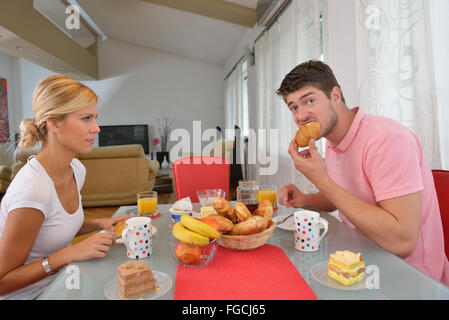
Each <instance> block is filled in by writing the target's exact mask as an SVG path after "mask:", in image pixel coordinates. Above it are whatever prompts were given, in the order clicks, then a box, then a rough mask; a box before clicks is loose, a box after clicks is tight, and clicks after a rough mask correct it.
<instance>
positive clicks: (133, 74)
mask: <svg viewBox="0 0 449 320" xmlns="http://www.w3.org/2000/svg"><path fill="white" fill-rule="evenodd" d="M98 52H99V69H100V78H101V79H102V80H101V81H86V82H85V84H87V85H88V86H89V87H90V88H92V89H93V90H94V91H95V92H96V93H97V95H98V96H99V97H100V102H99V104H98V108H99V114H100V115H99V120H98V122H99V123H100V124H102V125H109V124H148V125H149V126H150V139H152V137H153V136H152V132H156V133H157V128H158V126H157V121H156V119H157V118H160V117H162V116H168V117H170V118H173V119H174V128H184V129H187V130H188V131H189V132H190V133H192V129H193V128H192V124H193V121H194V120H199V121H201V127H202V130H203V131H204V130H205V129H207V128H215V127H216V126H223V125H224V89H223V87H224V86H223V66H221V65H215V64H209V63H205V62H201V61H196V60H192V59H188V58H184V57H181V56H177V55H174V54H170V53H165V52H161V51H156V50H152V49H147V48H143V47H138V46H135V45H131V44H128V43H124V42H121V41H116V40H112V39H108V40H105V41H103V42H100V44H99V51H98Z"/></svg>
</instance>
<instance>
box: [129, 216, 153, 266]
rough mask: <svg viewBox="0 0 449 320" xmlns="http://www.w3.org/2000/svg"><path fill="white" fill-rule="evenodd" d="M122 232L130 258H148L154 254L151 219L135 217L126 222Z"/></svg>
mask: <svg viewBox="0 0 449 320" xmlns="http://www.w3.org/2000/svg"><path fill="white" fill-rule="evenodd" d="M125 225H126V227H125V229H124V230H123V231H122V239H123V243H124V244H125V246H126V250H127V255H128V258H131V259H142V258H147V257H149V256H150V255H151V253H152V252H153V243H152V234H151V218H148V217H134V218H130V219H127V220H126V221H125Z"/></svg>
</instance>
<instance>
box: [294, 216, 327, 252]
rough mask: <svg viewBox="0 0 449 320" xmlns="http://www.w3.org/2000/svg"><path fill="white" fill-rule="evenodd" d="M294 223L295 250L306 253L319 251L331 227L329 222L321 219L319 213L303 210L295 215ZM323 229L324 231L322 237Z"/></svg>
mask: <svg viewBox="0 0 449 320" xmlns="http://www.w3.org/2000/svg"><path fill="white" fill-rule="evenodd" d="M294 222H295V248H296V249H298V250H299V251H304V252H313V251H317V250H318V249H319V248H320V241H321V239H323V238H324V236H325V235H326V233H327V229H328V227H329V223H328V222H327V220H326V219H324V218H321V217H320V214H319V213H318V212H315V211H309V210H301V211H296V212H295V213H294ZM321 229H324V230H323V233H322V234H321V235H320V230H321Z"/></svg>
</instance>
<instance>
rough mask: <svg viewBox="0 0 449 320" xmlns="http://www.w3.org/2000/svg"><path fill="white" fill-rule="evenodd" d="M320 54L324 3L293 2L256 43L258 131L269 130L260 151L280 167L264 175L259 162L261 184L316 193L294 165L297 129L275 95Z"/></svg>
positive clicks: (257, 171) (257, 173) (259, 144)
mask: <svg viewBox="0 0 449 320" xmlns="http://www.w3.org/2000/svg"><path fill="white" fill-rule="evenodd" d="M320 55H321V41H320V0H294V1H292V2H291V3H290V4H289V6H288V7H287V8H286V9H285V10H284V11H283V12H282V14H281V15H280V16H279V17H278V19H277V21H276V22H275V23H274V24H273V25H272V26H271V27H270V28H269V29H268V30H267V31H265V33H264V34H263V35H262V36H261V37H260V38H259V39H258V40H257V41H256V43H255V61H256V74H257V95H258V96H257V104H258V108H257V110H258V115H256V116H257V119H258V129H265V130H266V132H265V134H263V135H262V136H259V139H258V149H259V152H260V153H262V154H265V155H267V157H268V158H271V159H273V158H274V157H276V159H277V167H278V168H277V171H276V172H275V173H274V174H270V175H261V174H260V173H261V167H262V165H261V163H260V161H258V162H257V163H258V166H257V168H256V173H255V175H256V177H257V179H258V180H259V183H261V184H271V185H276V186H277V187H278V188H281V187H283V186H284V185H286V184H289V183H294V184H296V185H297V186H298V188H299V189H300V190H302V191H304V192H306V193H310V192H314V191H315V190H316V189H315V187H314V186H313V185H312V184H311V183H310V182H309V181H308V180H307V179H306V178H305V177H304V176H303V175H302V174H301V173H299V172H298V171H297V170H296V169H295V168H294V166H293V162H292V160H291V158H290V156H289V154H288V146H289V144H290V141H291V139H292V138H293V137H294V135H295V132H296V130H297V127H296V124H295V122H294V120H293V117H292V115H291V112H290V111H289V109H288V108H287V106H286V104H285V102H284V101H283V100H282V98H280V97H279V96H278V95H276V93H275V92H276V90H277V89H278V88H279V86H280V84H281V82H282V80H283V78H284V77H285V75H286V74H287V73H288V72H290V71H291V70H292V69H293V68H294V67H295V66H297V65H298V64H300V63H301V62H304V61H307V60H310V59H319V58H320ZM270 129H271V130H274V131H272V132H276V131H277V140H276V141H273V140H271V141H270V139H269V137H270V131H269V130H270ZM273 142H274V143H273ZM321 153H322V152H321Z"/></svg>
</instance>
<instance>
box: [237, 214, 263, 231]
mask: <svg viewBox="0 0 449 320" xmlns="http://www.w3.org/2000/svg"><path fill="white" fill-rule="evenodd" d="M266 227H267V221H266V220H265V219H264V218H262V217H259V216H251V217H249V218H248V220H245V221H243V222H239V223H236V224H234V226H233V227H232V230H231V232H230V234H232V235H248V234H255V233H259V232H262V231H263V230H265V228H266Z"/></svg>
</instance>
